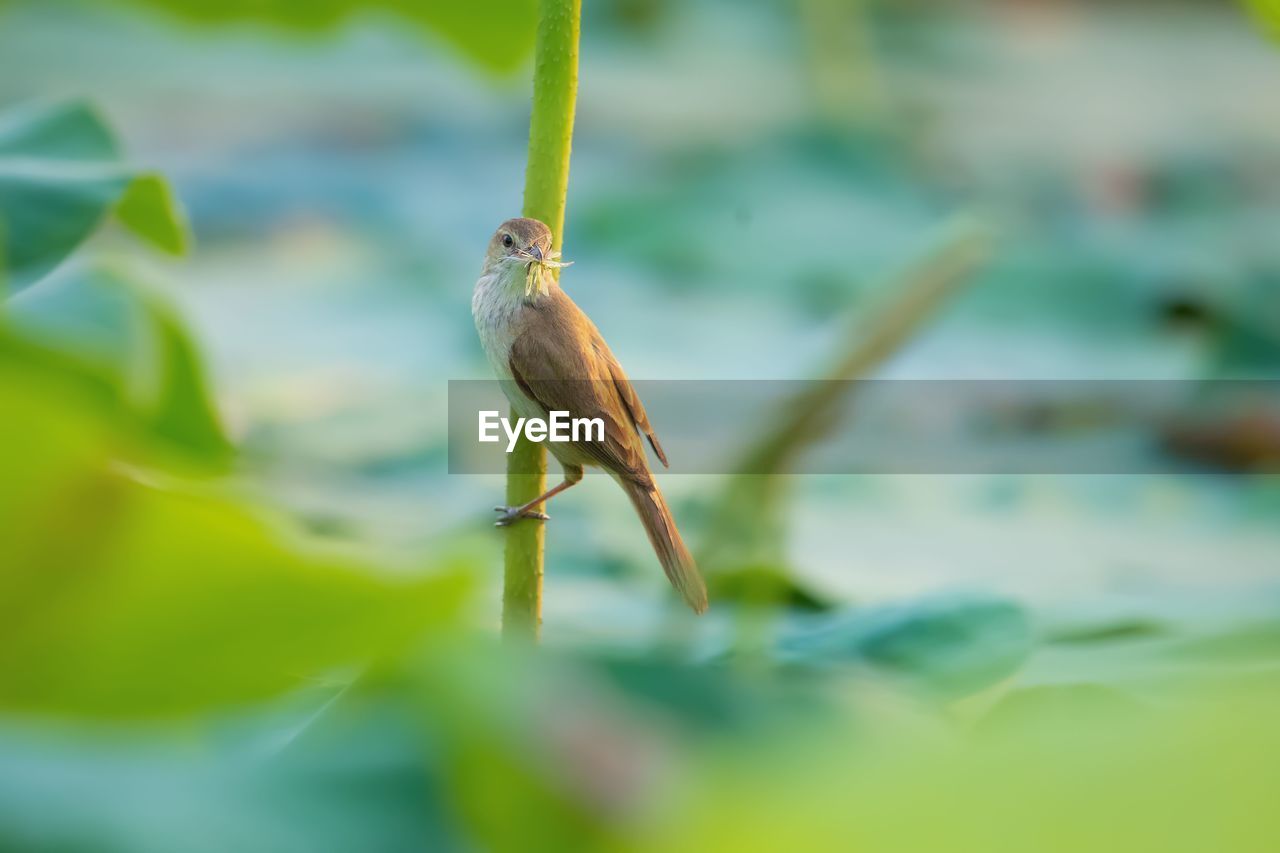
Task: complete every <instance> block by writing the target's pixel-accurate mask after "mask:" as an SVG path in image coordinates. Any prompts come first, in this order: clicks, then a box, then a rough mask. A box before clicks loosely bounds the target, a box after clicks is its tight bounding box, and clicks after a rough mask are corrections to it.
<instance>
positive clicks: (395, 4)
mask: <svg viewBox="0 0 1280 853" xmlns="http://www.w3.org/2000/svg"><path fill="white" fill-rule="evenodd" d="M130 2H134V3H142V4H143V5H147V6H152V7H158V8H161V9H164V10H165V11H167V12H170V13H172V14H175V15H178V16H180V17H182V18H185V19H187V20H189V21H194V22H197V23H202V24H225V23H236V22H242V21H252V22H257V23H264V24H270V25H273V26H277V27H283V28H285V29H289V30H295V31H303V32H316V31H323V30H328V29H331V28H333V27H335V26H337V25H339V24H341V23H344V22H345V21H347V20H349V19H351V18H353V17H356V16H357V15H360V14H368V15H373V14H379V13H392V14H395V15H397V16H399V17H400V18H401V19H402V20H405V21H407V22H409V23H411V24H414V25H416V26H417V27H418V28H419V29H421V30H422V31H424V32H428V33H431V34H432V35H434V36H436V37H437V38H439V39H441V40H443V41H444V42H445V43H447V44H448V45H449V46H450V47H452V48H453V49H454V50H455V51H457V53H458V54H459V55H461V56H462V57H463V58H465V59H467V60H469V61H470V62H473V63H475V64H476V65H478V66H480V67H481V68H484V69H485V70H487V71H491V72H494V73H498V74H510V73H512V72H514V71H516V70H517V69H518V68H520V66H521V65H523V64H524V61H525V60H526V59H527V58H528V57H529V54H530V53H531V52H532V51H533V35H534V28H535V26H536V25H537V3H536V0H487V2H484V3H474V2H458V0H313V2H308V3H299V2H297V0H130Z"/></svg>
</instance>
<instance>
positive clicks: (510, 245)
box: [484, 219, 572, 294]
mask: <svg viewBox="0 0 1280 853" xmlns="http://www.w3.org/2000/svg"><path fill="white" fill-rule="evenodd" d="M569 263H572V262H562V261H561V260H560V253H559V252H556V251H554V250H553V249H552V248H551V229H550V228H548V227H547V226H546V225H544V224H542V223H541V222H539V221H538V220H536V219H508V220H507V221H506V222H504V223H502V224H501V225H499V226H498V230H497V231H495V232H494V233H493V239H492V240H490V241H489V251H488V252H487V253H486V254H485V259H484V269H485V272H486V273H497V274H498V275H500V276H502V277H503V278H511V279H512V280H516V279H518V280H520V281H522V282H523V283H524V285H525V292H526V294H529V293H531V292H532V291H533V290H534V289H543V284H542V281H543V272H544V271H545V270H549V269H558V268H560V267H567V266H569Z"/></svg>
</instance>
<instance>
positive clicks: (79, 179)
mask: <svg viewBox="0 0 1280 853" xmlns="http://www.w3.org/2000/svg"><path fill="white" fill-rule="evenodd" d="M112 212H116V213H118V214H119V216H120V221H121V223H122V224H124V225H125V226H126V227H128V228H129V229H130V230H132V231H134V232H135V233H136V234H138V235H139V236H140V237H142V238H143V239H145V240H147V241H148V242H151V243H153V244H155V245H156V246H158V247H159V248H161V249H164V250H165V251H169V252H174V253H177V252H181V251H184V250H185V247H186V243H187V238H186V224H185V221H184V218H183V217H182V215H181V214H180V213H179V210H178V207H177V205H176V203H175V202H174V199H173V196H172V193H171V192H170V191H169V189H168V187H167V186H166V185H165V184H164V182H163V181H162V180H161V179H160V178H159V177H157V176H156V175H154V174H150V173H137V172H136V171H135V170H133V169H132V168H131V167H129V166H128V165H127V164H126V163H125V162H124V161H123V160H122V159H121V156H120V152H119V149H118V147H117V145H116V142H115V140H114V139H113V138H112V135H111V132H110V130H108V128H107V126H106V125H105V123H104V122H103V121H102V119H101V118H100V117H99V116H98V115H97V114H96V113H95V112H94V111H93V110H91V109H90V108H89V107H87V106H86V105H84V104H81V103H61V104H36V105H27V106H24V107H19V108H16V109H12V110H9V111H7V112H5V113H4V114H2V115H0V278H2V279H4V280H5V281H6V282H7V283H8V284H9V286H10V287H11V288H12V289H18V290H20V289H22V288H24V287H27V286H28V285H30V284H32V283H34V282H36V281H38V280H39V279H40V278H42V277H43V276H44V275H46V274H47V273H49V272H50V271H51V270H52V269H53V268H54V267H56V266H57V265H58V264H59V263H61V262H62V260H63V259H64V258H66V257H67V256H68V255H69V254H71V252H73V251H74V250H75V248H76V247H77V246H79V245H80V244H81V243H82V242H84V240H85V239H86V238H87V237H88V236H89V235H90V234H92V233H93V231H94V230H95V229H96V228H98V227H99V225H101V224H102V222H103V221H104V220H105V219H106V218H107V217H108V216H109V215H110V214H111V213H112Z"/></svg>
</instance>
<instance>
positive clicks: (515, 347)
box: [508, 291, 649, 481]
mask: <svg viewBox="0 0 1280 853" xmlns="http://www.w3.org/2000/svg"><path fill="white" fill-rule="evenodd" d="M557 297H559V298H557ZM521 325H522V328H521V330H520V332H519V334H518V335H517V336H516V338H515V340H514V341H513V342H512V345H511V354H510V357H509V364H508V367H509V368H510V370H511V377H512V379H513V380H514V381H515V383H516V385H517V386H518V387H519V388H520V390H521V391H522V392H523V393H524V394H525V395H526V396H528V397H529V398H530V399H532V400H533V401H534V402H536V403H537V404H538V405H539V406H540V407H542V408H543V409H545V410H546V411H548V412H551V411H566V412H569V413H570V415H571V416H572V417H575V418H600V419H601V420H602V421H603V422H604V433H605V440H604V441H603V442H572V445H573V447H574V448H575V449H577V450H578V451H579V452H581V453H582V454H583V455H585V456H586V457H587V458H589V459H592V460H594V461H595V463H596V464H598V465H600V466H601V467H603V468H605V469H607V470H609V471H612V472H614V473H616V474H620V475H622V476H625V477H627V478H628V479H633V480H644V481H648V479H649V466H648V463H647V462H646V461H645V457H644V446H643V445H642V444H641V443H640V437H639V435H638V434H637V433H636V431H635V421H634V418H633V415H632V413H631V411H630V409H629V407H628V405H627V403H626V402H625V401H624V399H623V397H622V395H621V394H620V392H619V390H618V382H617V380H616V379H615V378H614V376H613V372H612V368H611V367H610V365H609V362H608V361H607V360H605V359H603V358H601V357H600V355H599V353H598V351H597V348H596V346H595V341H594V340H593V338H594V339H598V338H599V332H597V331H596V330H595V327H594V326H592V325H591V321H590V320H588V319H587V318H586V315H584V314H583V313H582V312H581V311H580V310H578V308H577V306H576V305H574V304H573V302H572V301H570V300H569V298H568V297H567V296H564V295H563V294H562V293H560V292H558V291H553V293H552V294H550V295H548V297H547V298H544V299H540V300H538V302H537V303H535V304H532V305H526V306H525V310H524V312H523V316H522V318H521ZM601 344H603V341H601ZM615 363H616V362H615ZM623 381H624V382H625V377H623ZM627 387H628V388H630V384H629V383H627Z"/></svg>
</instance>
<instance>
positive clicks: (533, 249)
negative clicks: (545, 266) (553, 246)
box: [529, 245, 542, 263]
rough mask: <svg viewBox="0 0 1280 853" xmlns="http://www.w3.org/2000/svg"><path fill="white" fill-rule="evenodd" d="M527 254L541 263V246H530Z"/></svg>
mask: <svg viewBox="0 0 1280 853" xmlns="http://www.w3.org/2000/svg"><path fill="white" fill-rule="evenodd" d="M529 254H531V255H533V259H534V260H535V261H536V262H538V263H542V248H541V247H540V246H537V245H533V246H530V247H529Z"/></svg>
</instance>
